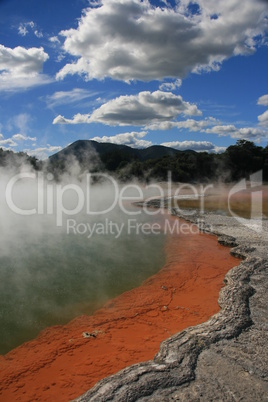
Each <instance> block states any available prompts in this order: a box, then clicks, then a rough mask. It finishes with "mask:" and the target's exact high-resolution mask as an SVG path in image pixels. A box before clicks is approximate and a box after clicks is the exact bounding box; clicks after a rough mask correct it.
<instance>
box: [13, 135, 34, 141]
mask: <svg viewBox="0 0 268 402" xmlns="http://www.w3.org/2000/svg"><path fill="white" fill-rule="evenodd" d="M12 139H13V140H15V141H33V142H34V141H36V137H27V136H25V135H22V134H14V135H13V136H12Z"/></svg>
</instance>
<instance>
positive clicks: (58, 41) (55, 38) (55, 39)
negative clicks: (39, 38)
mask: <svg viewBox="0 0 268 402" xmlns="http://www.w3.org/2000/svg"><path fill="white" fill-rule="evenodd" d="M48 40H49V41H50V42H51V43H60V40H59V38H58V37H57V36H51V37H50V38H49V39H48Z"/></svg>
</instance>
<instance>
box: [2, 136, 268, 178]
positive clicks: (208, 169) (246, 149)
mask: <svg viewBox="0 0 268 402" xmlns="http://www.w3.org/2000/svg"><path fill="white" fill-rule="evenodd" d="M22 164H28V165H30V166H31V167H32V168H33V169H36V170H40V169H44V170H45V171H49V172H52V173H53V174H54V176H55V178H59V177H60V176H61V175H62V174H64V173H69V174H80V173H84V172H106V173H109V174H111V175H113V176H115V177H117V178H118V179H120V180H123V181H126V180H129V179H133V178H137V179H139V180H142V181H148V180H151V179H156V180H167V178H168V172H171V173H172V179H173V180H174V181H181V182H193V181H204V180H218V179H221V180H223V181H226V182H227V181H235V180H238V179H240V178H248V177H249V175H250V174H251V173H254V172H256V171H258V170H263V178H264V180H265V181H268V146H266V147H265V148H263V147H259V146H257V145H255V144H254V143H253V142H250V141H246V140H239V141H237V143H236V144H235V145H231V146H229V147H228V148H227V149H226V151H225V152H223V153H221V154H212V153H207V152H195V151H192V150H187V151H178V150H176V149H173V148H169V147H164V146H161V145H154V146H151V147H149V148H146V149H135V148H131V147H128V146H126V145H117V144H111V143H98V142H96V141H90V140H79V141H76V142H74V143H72V144H70V145H69V146H68V147H66V148H64V149H63V150H61V151H60V152H58V153H56V154H54V155H52V156H51V157H50V158H49V159H48V160H47V161H38V160H37V159H36V158H35V157H30V156H28V155H26V154H25V153H22V152H20V153H14V152H12V151H3V150H1V149H0V166H17V167H18V168H19V167H20V166H21V165H22Z"/></svg>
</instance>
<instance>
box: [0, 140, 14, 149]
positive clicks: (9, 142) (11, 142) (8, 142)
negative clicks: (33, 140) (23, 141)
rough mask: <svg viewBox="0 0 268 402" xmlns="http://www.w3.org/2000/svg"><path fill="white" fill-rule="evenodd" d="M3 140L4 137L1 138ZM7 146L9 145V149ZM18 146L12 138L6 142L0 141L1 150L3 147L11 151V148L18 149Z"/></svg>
mask: <svg viewBox="0 0 268 402" xmlns="http://www.w3.org/2000/svg"><path fill="white" fill-rule="evenodd" d="M1 138H3V137H1ZM6 145H8V148H7V147H6ZM17 145H18V144H17V143H16V142H15V141H13V140H12V138H7V139H5V140H3V139H1V140H0V147H1V148H2V146H3V148H5V149H9V147H16V146H17Z"/></svg>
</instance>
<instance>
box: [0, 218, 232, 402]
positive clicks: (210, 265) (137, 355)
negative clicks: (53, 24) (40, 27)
mask: <svg viewBox="0 0 268 402" xmlns="http://www.w3.org/2000/svg"><path fill="white" fill-rule="evenodd" d="M169 219H177V218H172V217H171V218H169ZM183 225H188V224H186V223H185V222H183ZM189 225H190V224H189ZM165 250H166V263H165V265H164V267H163V268H162V269H161V271H160V272H159V273H157V274H156V275H154V276H152V277H150V278H149V279H147V280H146V281H145V282H143V283H142V285H141V286H140V287H138V288H135V289H132V290H130V291H128V292H125V293H124V294H122V295H120V296H118V297H117V298H115V299H113V300H111V301H110V302H108V303H107V304H106V305H105V306H104V307H103V308H102V309H100V310H98V311H97V312H96V313H95V314H93V315H91V316H81V317H78V318H76V319H74V320H73V321H71V322H70V323H68V324H67V325H64V326H54V327H51V328H47V329H46V330H44V331H42V332H41V333H40V335H39V336H38V337H37V338H36V339H35V340H32V341H30V342H27V343H25V344H23V345H22V346H20V347H18V348H16V349H14V350H12V351H11V352H9V353H8V354H6V355H5V356H0V401H1V402H9V401H23V402H29V401H38V402H43V401H52V400H55V401H56V400H57V401H58V402H61V401H64V402H66V401H70V400H72V399H74V398H76V397H78V396H80V395H81V394H83V393H84V392H85V391H87V390H88V389H89V388H91V387H92V386H93V385H94V384H95V383H96V382H97V381H99V380H100V379H102V378H104V377H107V376H108V375H111V374H114V373H116V372H117V371H119V370H121V369H122V368H125V367H127V366H129V365H131V364H134V363H138V362H142V361H146V360H150V359H153V357H154V355H155V354H156V353H157V352H158V350H159V346H160V343H161V342H162V341H163V340H164V339H166V338H168V337H169V336H171V335H173V334H175V333H176V332H179V331H181V330H183V329H185V328H187V327H189V326H193V325H197V324H199V323H201V322H204V321H206V320H208V319H209V318H210V317H211V316H212V315H213V314H215V313H216V312H218V311H219V306H218V303H217V300H218V295H219V290H220V288H221V287H222V286H223V279H224V276H225V274H226V273H227V272H228V271H229V270H230V269H231V268H232V267H234V266H236V265H238V260H237V258H234V257H232V256H231V255H230V253H229V248H226V247H223V246H221V245H219V244H218V243H217V239H216V237H215V236H211V235H206V234H197V235H196V234H189V233H188V234H179V235H178V234H173V235H168V236H167V241H166V246H165ZM85 333H86V334H85ZM90 334H92V335H93V336H90ZM87 336H88V337H87Z"/></svg>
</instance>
